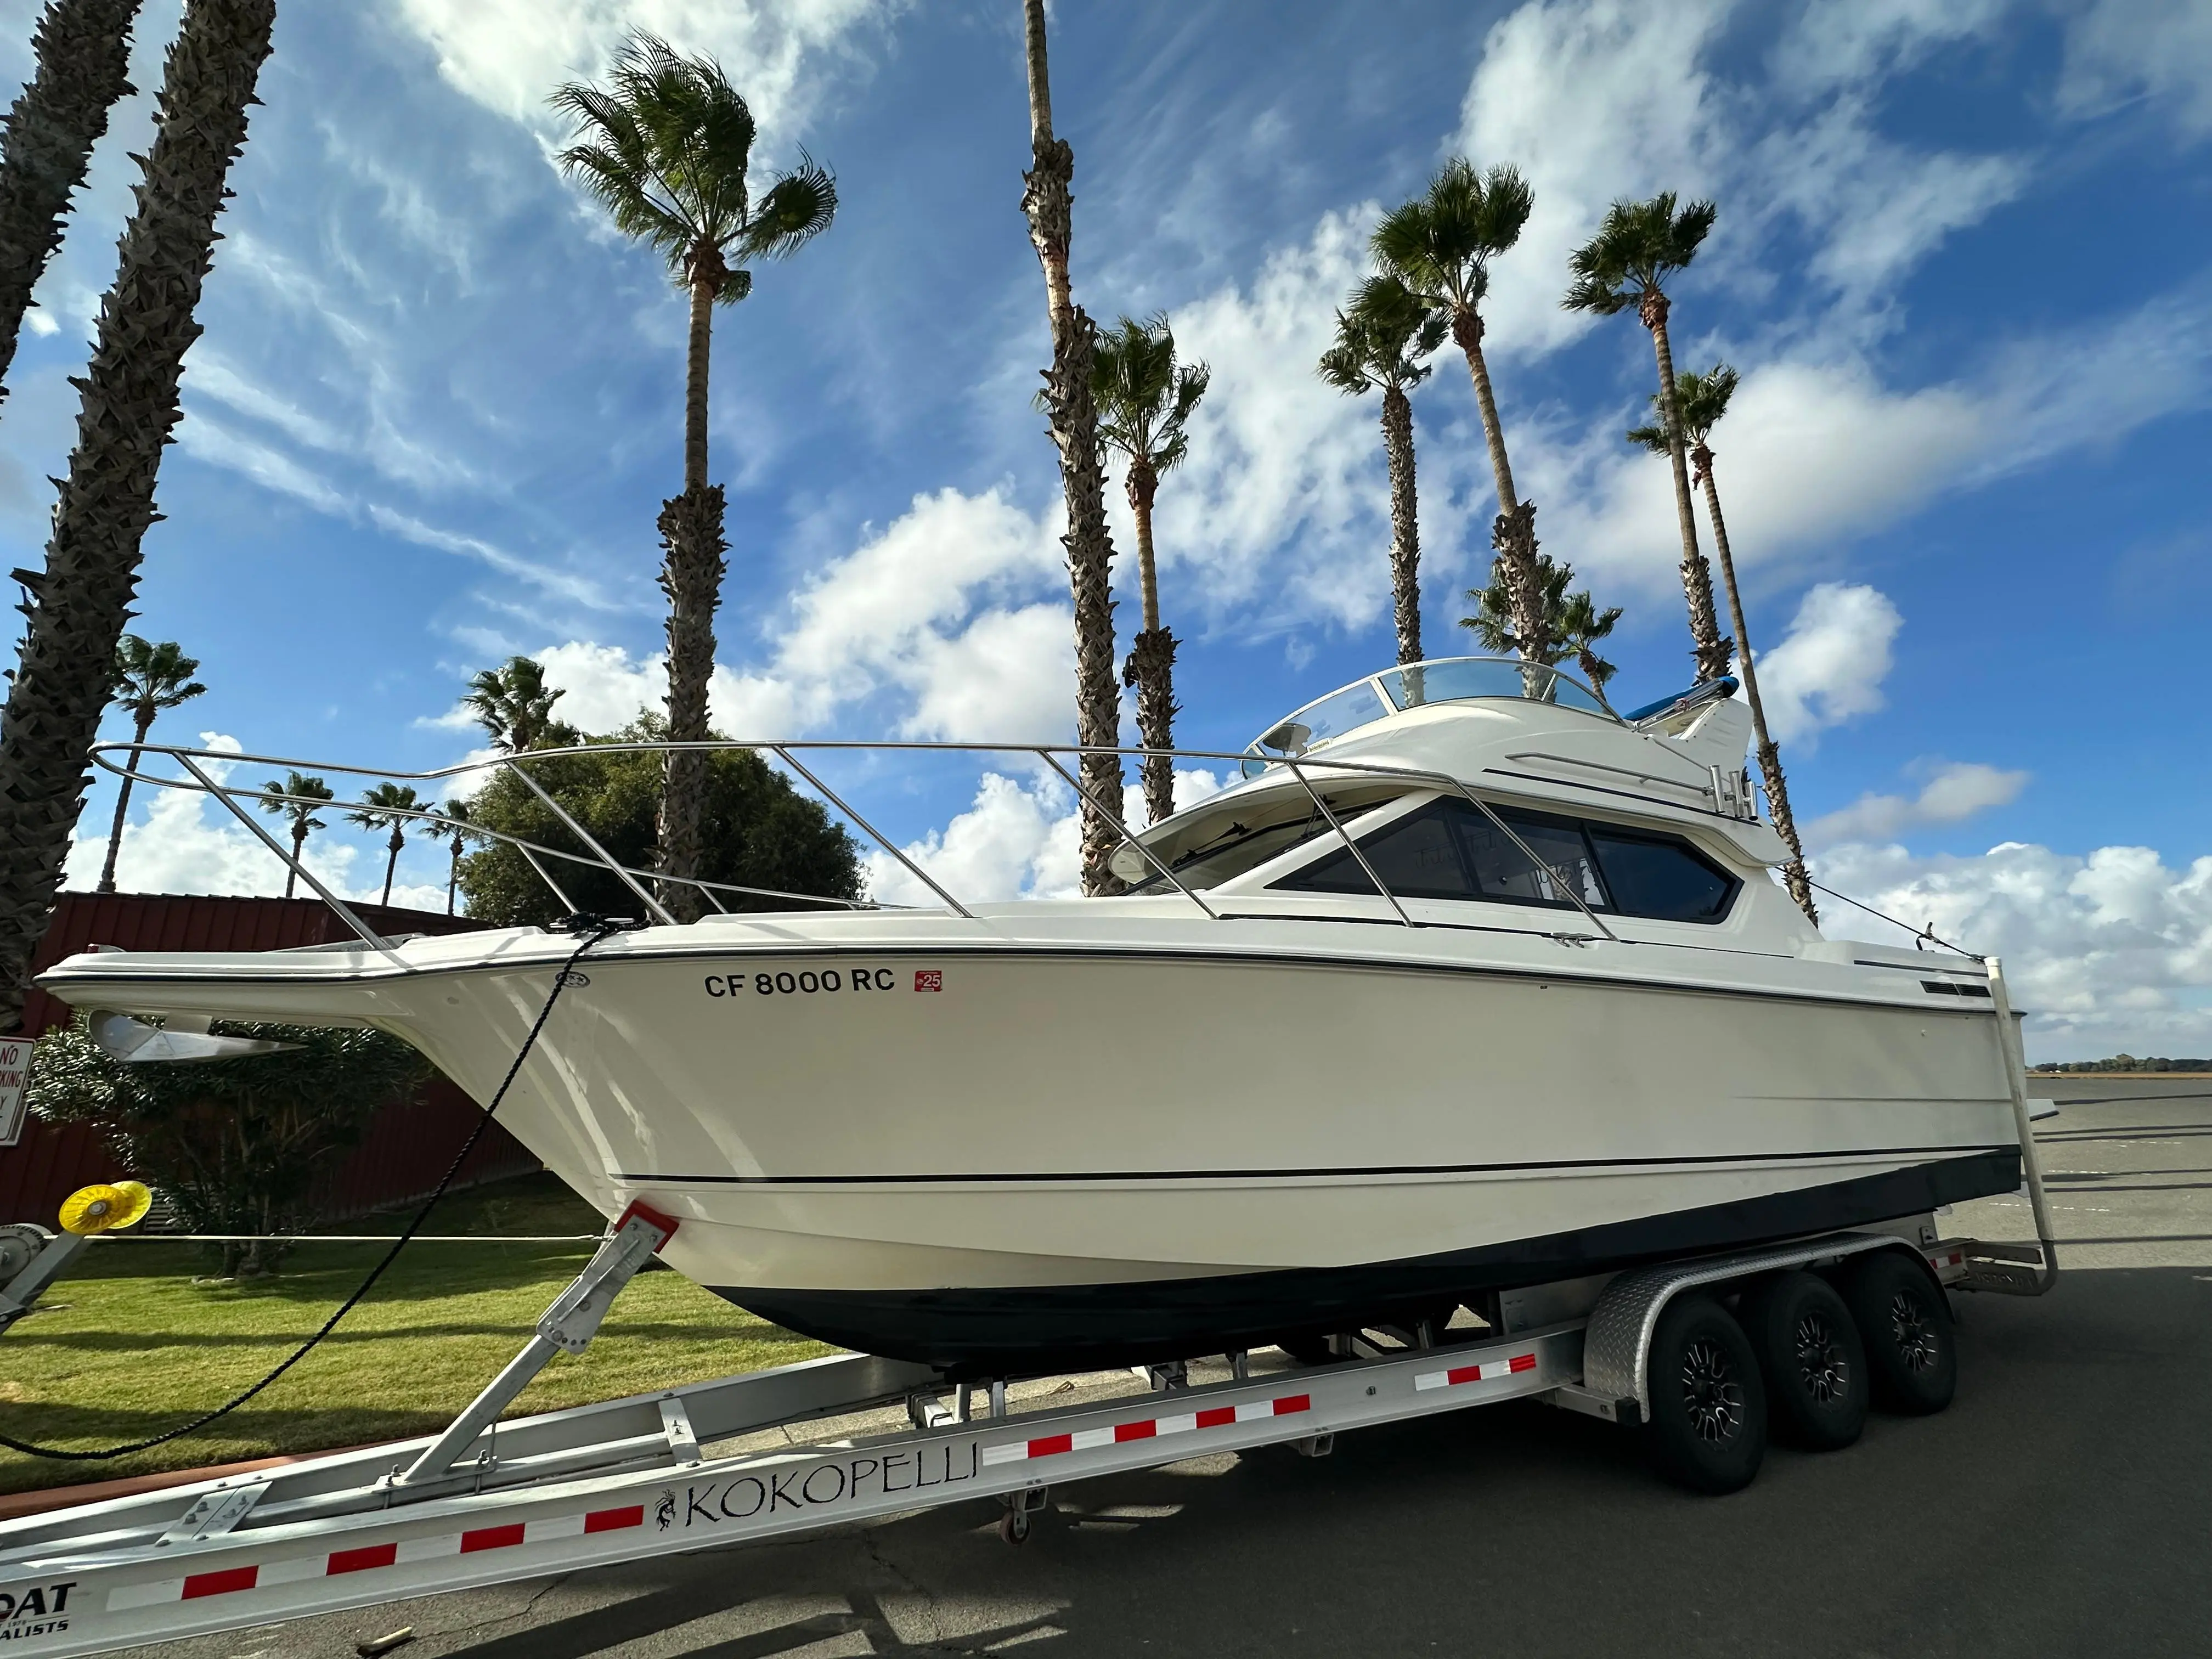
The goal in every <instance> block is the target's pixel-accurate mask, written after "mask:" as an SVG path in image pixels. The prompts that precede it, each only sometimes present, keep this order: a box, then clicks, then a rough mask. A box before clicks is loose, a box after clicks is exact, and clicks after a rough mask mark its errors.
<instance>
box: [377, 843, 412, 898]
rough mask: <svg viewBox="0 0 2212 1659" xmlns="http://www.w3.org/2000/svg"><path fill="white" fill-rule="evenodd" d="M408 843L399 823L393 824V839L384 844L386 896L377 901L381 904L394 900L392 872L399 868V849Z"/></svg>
mask: <svg viewBox="0 0 2212 1659" xmlns="http://www.w3.org/2000/svg"><path fill="white" fill-rule="evenodd" d="M406 844H407V837H406V836H404V835H402V834H401V833H400V829H399V826H398V824H396V823H395V824H393V825H392V839H391V840H390V841H388V842H386V843H385V844H384V847H385V851H384V896H383V897H382V898H380V899H379V900H378V901H377V902H378V903H380V904H383V905H387V906H388V905H390V904H391V902H392V872H394V871H396V870H398V868H399V849H400V848H403V847H404V846H405V845H406Z"/></svg>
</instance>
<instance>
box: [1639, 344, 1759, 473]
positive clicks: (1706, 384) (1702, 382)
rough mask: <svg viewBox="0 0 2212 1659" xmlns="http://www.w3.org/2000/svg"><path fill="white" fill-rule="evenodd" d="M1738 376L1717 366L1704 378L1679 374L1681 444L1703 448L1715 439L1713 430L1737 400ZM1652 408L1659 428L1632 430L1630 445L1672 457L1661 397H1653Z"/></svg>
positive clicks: (1677, 406) (1676, 387)
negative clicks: (1704, 443)
mask: <svg viewBox="0 0 2212 1659" xmlns="http://www.w3.org/2000/svg"><path fill="white" fill-rule="evenodd" d="M1736 378H1737V377H1736V372H1735V370H1734V369H1732V368H1729V366H1728V365H1727V364H1726V363H1715V364H1714V365H1713V366H1712V367H1711V368H1709V369H1707V370H1706V371H1705V373H1704V374H1697V373H1695V372H1694V371H1692V370H1690V369H1680V370H1677V371H1676V373H1675V375H1674V412H1675V414H1676V415H1677V416H1679V417H1680V420H1681V422H1682V441H1683V442H1684V443H1686V444H1701V443H1703V442H1705V440H1706V439H1707V438H1710V437H1711V436H1712V432H1713V428H1715V427H1717V426H1718V425H1719V424H1720V422H1721V416H1723V415H1725V414H1727V413H1728V406H1729V398H1733V397H1734V396H1735V387H1736ZM1651 407H1652V408H1653V409H1654V410H1658V412H1659V415H1660V424H1658V425H1656V426H1638V427H1632V428H1629V433H1628V441H1629V442H1631V443H1632V444H1641V445H1643V446H1644V448H1646V449H1648V450H1650V452H1651V453H1653V454H1655V455H1666V454H1671V453H1673V446H1672V445H1670V444H1669V443H1668V441H1667V428H1666V424H1665V419H1666V415H1665V411H1664V410H1660V407H1659V394H1658V393H1657V392H1653V393H1652V394H1651Z"/></svg>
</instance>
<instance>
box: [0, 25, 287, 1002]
mask: <svg viewBox="0 0 2212 1659" xmlns="http://www.w3.org/2000/svg"><path fill="white" fill-rule="evenodd" d="M275 21H276V0H189V3H188V4H187V5H186V7H185V16H184V22H183V25H182V27H180V28H179V31H178V33H177V38H176V40H175V42H174V43H173V45H172V46H170V48H169V55H168V62H167V66H166V69H165V70H164V73H163V78H162V87H161V97H160V99H159V100H158V101H157V103H156V105H155V133H154V142H153V143H152V145H151V146H150V147H149V149H148V151H147V155H146V157H145V159H144V160H143V161H142V162H141V163H140V171H141V173H143V183H142V184H141V185H139V186H138V190H137V208H136V210H134V211H133V212H132V214H131V219H130V222H129V223H128V224H126V225H125V227H124V231H123V238H122V242H121V245H120V247H119V249H118V255H119V257H118V263H117V270H116V276H115V285H114V286H113V287H112V289H109V290H108V292H107V295H106V298H105V299H104V300H103V301H101V303H100V327H99V337H98V339H97V340H96V341H95V343H94V348H93V356H92V362H91V364H90V366H89V368H88V371H87V373H86V376H85V378H84V380H82V381H81V382H80V383H79V386H80V408H79V412H78V416H77V441H76V449H75V451H74V452H73V453H71V454H70V471H69V478H68V480H67V482H65V483H64V484H63V485H62V486H61V497H60V500H59V501H58V502H57V503H56V504H55V507H54V516H53V530H52V534H51V536H50V537H49V538H48V540H47V543H46V580H45V582H44V583H43V585H42V587H41V590H40V592H39V593H38V594H37V595H36V596H35V597H34V599H33V604H32V607H31V617H30V623H29V626H28V628H27V631H26V634H25V637H24V641H23V645H22V650H21V655H20V657H19V658H18V666H17V668H16V672H15V684H13V686H11V687H10V688H9V696H8V703H7V711H6V714H5V715H4V716H0V1031H13V1030H18V1029H20V1027H21V1021H22V1007H23V994H24V985H23V980H24V972H25V969H26V968H27V966H28V964H29V963H30V959H31V953H32V951H34V950H35V949H36V948H37V946H38V943H39V939H40V936H41V935H42V934H43V933H45V931H46V917H47V915H48V914H49V912H50V911H51V910H52V905H53V896H54V891H55V889H56V888H57V887H58V885H59V884H60V881H61V872H62V861H63V859H64V856H65V855H66V854H67V853H68V851H69V840H70V828H71V826H72V825H73V824H74V823H76V816H77V812H78V810H79V808H80V806H81V805H82V801H83V799H84V789H85V786H86V784H87V782H88V781H89V778H88V770H87V767H86V763H85V756H86V753H87V751H88V750H90V748H91V747H92V744H93V741H94V738H96V737H97V736H98V734H99V731H100V714H101V712H102V711H103V710H104V709H105V708H106V706H107V696H108V687H109V682H108V671H109V668H110V665H112V663H113V662H114V660H115V647H116V643H117V641H118V640H119V639H120V638H121V636H122V633H123V625H124V623H125V621H126V620H128V618H129V615H130V609H131V598H132V596H133V594H134V593H135V592H136V591H137V585H138V560H139V548H140V543H141V541H142V539H143V537H144V536H145V533H146V527H147V526H149V524H151V523H152V522H153V521H154V517H155V511H154V484H155V478H156V477H157V476H158V474H159V471H160V469H161V451H162V449H163V448H164V447H166V446H167V444H168V443H169V441H170V435H171V432H172V430H173V428H174V427H175V426H176V423H177V422H178V420H179V417H180V416H181V415H182V413H183V411H182V410H181V409H180V408H179V404H178V401H177V381H178V377H179V374H180V373H181V372H182V368H183V364H184V356H185V350H186V349H188V348H189V347H190V346H191V343H192V342H193V341H194V340H195V339H197V337H198V336H199V332H200V325H199V324H198V323H197V322H196V321H195V320H194V319H193V315H192V313H193V312H194V310H195V309H196V308H197V306H198V304H199V297H200V283H201V281H202V279H203V278H204V276H206V275H207V272H208V270H209V267H210V264H212V263H213V258H214V246H215V221H216V215H217V214H218V213H219V212H221V211H222V202H223V197H224V194H225V191H224V182H225V180H226V179H228V176H229V173H230V164H231V161H233V159H234V158H235V157H236V155H238V152H239V149H240V147H241V146H242V145H243V144H244V143H245V142H246V111H247V109H248V108H249V107H250V106H251V105H252V101H253V88H254V82H255V80H256V79H257V77H258V75H259V73H260V70H261V64H262V62H263V60H264V58H267V57H268V55H269V33H270V28H271V27H272V26H273V25H274V24H275Z"/></svg>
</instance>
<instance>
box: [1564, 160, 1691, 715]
mask: <svg viewBox="0 0 2212 1659" xmlns="http://www.w3.org/2000/svg"><path fill="white" fill-rule="evenodd" d="M1716 212H1717V209H1716V208H1715V207H1714V206H1713V204H1711V202H1692V203H1691V204H1689V206H1687V207H1686V208H1683V209H1682V210H1680V211H1679V212H1677V211H1676V210H1675V207H1674V191H1671V190H1670V191H1662V192H1661V193H1660V194H1658V195H1656V196H1655V197H1652V198H1651V199H1650V201H1648V202H1615V203H1614V204H1613V205H1612V206H1611V207H1609V208H1607V210H1606V215H1605V220H1604V222H1603V223H1601V224H1600V225H1599V226H1598V231H1597V234H1596V235H1595V236H1593V237H1592V238H1591V239H1590V240H1589V241H1588V242H1586V243H1584V244H1583V246H1581V247H1579V248H1577V249H1576V250H1575V252H1574V253H1573V254H1572V255H1571V257H1570V258H1569V260H1568V264H1569V266H1570V268H1571V270H1573V273H1574V278H1575V280H1574V284H1573V286H1572V287H1571V288H1569V289H1568V290H1567V293H1566V297H1565V299H1564V300H1562V301H1560V302H1559V303H1560V304H1561V305H1563V306H1565V307H1566V308H1567V309H1568V310H1570V311H1589V312H1595V313H1597V314H1598V315H1599V316H1601V317H1610V316H1612V315H1613V314H1614V313H1617V312H1621V311H1626V310H1627V309H1628V307H1631V306H1634V307H1636V315H1637V319H1638V321H1640V322H1641V323H1642V324H1643V325H1644V327H1645V328H1647V329H1649V330H1650V331H1651V349H1652V353H1653V355H1654V356H1656V358H1657V359H1658V364H1659V409H1660V423H1661V425H1662V426H1663V427H1664V428H1666V430H1667V434H1668V449H1667V453H1668V459H1670V460H1671V461H1672V462H1673V464H1674V517H1675V521H1676V525H1677V527H1678V528H1679V529H1680V532H1681V535H1682V592H1683V596H1684V597H1685V598H1686V599H1687V600H1688V601H1689V606H1690V637H1691V639H1692V641H1694V642H1695V644H1696V647H1697V659H1698V678H1699V679H1700V680H1717V679H1719V678H1721V677H1722V676H1723V675H1724V674H1726V673H1727V672H1728V669H1729V649H1730V647H1729V641H1726V640H1724V639H1723V638H1722V637H1721V628H1720V619H1719V617H1717V616H1716V615H1715V614H1714V611H1713V573H1712V569H1711V567H1710V566H1709V565H1707V564H1706V562H1705V555H1704V554H1703V553H1700V552H1699V550H1698V515H1697V513H1696V510H1695V509H1694V508H1692V507H1691V505H1690V475H1689V470H1688V466H1687V464H1686V460H1685V458H1684V454H1683V445H1682V428H1681V421H1680V416H1679V414H1678V412H1677V411H1676V410H1675V408H1674V348H1673V346H1672V345H1671V344H1670V343H1669V342H1668V336H1667V313H1668V310H1669V308H1670V302H1669V301H1668V298H1667V291H1666V285H1667V283H1668V282H1669V281H1671V280H1672V279H1673V277H1674V274H1675V273H1676V272H1677V271H1680V270H1684V269H1686V267H1687V266H1688V264H1689V263H1690V261H1691V260H1692V259H1694V258H1697V254H1698V246H1699V244H1700V243H1701V242H1703V241H1704V240H1705V233H1706V232H1708V231H1710V230H1711V228H1713V218H1714V215H1715V214H1716Z"/></svg>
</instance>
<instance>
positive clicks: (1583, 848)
mask: <svg viewBox="0 0 2212 1659" xmlns="http://www.w3.org/2000/svg"><path fill="white" fill-rule="evenodd" d="M1449 805H1452V806H1454V807H1455V808H1456V809H1457V811H1455V814H1454V816H1455V817H1457V818H1458V820H1459V830H1460V836H1461V839H1462V841H1463V842H1465V843H1466V846H1467V849H1468V857H1469V860H1470V861H1471V862H1472V863H1473V864H1474V869H1475V878H1476V880H1477V881H1478V882H1480V884H1481V888H1482V893H1483V896H1484V897H1486V898H1505V899H1523V900H1528V901H1530V902H1534V903H1537V904H1564V905H1568V906H1572V905H1573V903H1574V902H1575V900H1576V899H1577V898H1580V899H1581V900H1582V902H1583V903H1584V904H1587V905H1588V906H1589V908H1591V909H1593V910H1600V909H1603V908H1607V904H1608V903H1609V902H1610V901H1608V900H1607V897H1606V891H1605V884H1604V883H1603V882H1601V881H1600V880H1599V879H1598V873H1597V866H1596V864H1595V861H1594V860H1592V859H1591V857H1590V849H1589V842H1585V841H1584V840H1583V831H1582V826H1581V825H1580V824H1578V823H1572V822H1571V821H1569V820H1567V819H1564V818H1538V817H1529V816H1528V814H1526V813H1522V812H1501V813H1499V814H1498V816H1499V817H1502V818H1504V820H1505V822H1506V823H1508V824H1510V826H1512V829H1513V834H1514V835H1515V836H1519V837H1520V838H1521V840H1522V842H1524V843H1526V844H1527V846H1528V853H1534V854H1535V855H1536V858H1537V859H1538V860H1541V862H1531V861H1530V860H1529V857H1528V853H1524V852H1522V850H1521V848H1520V847H1518V846H1516V845H1515V843H1514V841H1513V838H1512V836H1508V835H1506V834H1505V833H1504V831H1503V830H1501V829H1498V826H1497V825H1496V824H1495V823H1492V822H1491V821H1490V820H1489V819H1488V818H1487V817H1484V816H1483V815H1482V814H1481V813H1480V812H1478V811H1475V810H1474V808H1473V807H1472V806H1469V805H1467V804H1466V803H1465V802H1464V801H1454V802H1451V803H1449ZM1562 878H1564V879H1565V880H1566V881H1568V882H1571V883H1572V884H1573V886H1572V889H1571V890H1562V889H1561V888H1560V885H1559V883H1560V881H1561V880H1562Z"/></svg>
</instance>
